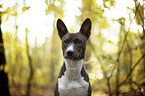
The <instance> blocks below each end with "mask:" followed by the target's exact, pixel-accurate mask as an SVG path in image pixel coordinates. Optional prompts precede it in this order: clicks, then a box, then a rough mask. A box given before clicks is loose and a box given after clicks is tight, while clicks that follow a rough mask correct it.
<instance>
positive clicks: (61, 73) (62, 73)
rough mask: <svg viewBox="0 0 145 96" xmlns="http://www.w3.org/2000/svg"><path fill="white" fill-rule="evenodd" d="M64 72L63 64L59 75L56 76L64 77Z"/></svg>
mask: <svg viewBox="0 0 145 96" xmlns="http://www.w3.org/2000/svg"><path fill="white" fill-rule="evenodd" d="M65 71H66V66H65V63H63V65H62V66H61V69H60V73H59V75H58V78H61V77H62V75H64V72H65Z"/></svg>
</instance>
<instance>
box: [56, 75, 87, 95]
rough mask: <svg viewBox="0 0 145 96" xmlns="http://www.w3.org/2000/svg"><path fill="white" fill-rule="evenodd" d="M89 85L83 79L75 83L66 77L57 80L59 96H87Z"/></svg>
mask: <svg viewBox="0 0 145 96" xmlns="http://www.w3.org/2000/svg"><path fill="white" fill-rule="evenodd" d="M88 87H89V83H88V82H86V81H85V80H84V79H83V77H81V78H80V79H79V80H77V81H70V80H69V79H68V78H67V77H66V76H62V77H61V78H59V79H58V92H59V95H60V96H87V94H88Z"/></svg>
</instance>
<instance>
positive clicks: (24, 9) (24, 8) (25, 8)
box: [22, 7, 30, 12]
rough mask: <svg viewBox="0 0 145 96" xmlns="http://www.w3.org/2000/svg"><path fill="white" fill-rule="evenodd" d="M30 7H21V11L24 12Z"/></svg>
mask: <svg viewBox="0 0 145 96" xmlns="http://www.w3.org/2000/svg"><path fill="white" fill-rule="evenodd" d="M29 8H30V7H23V8H22V11H23V12H25V11H26V10H29Z"/></svg>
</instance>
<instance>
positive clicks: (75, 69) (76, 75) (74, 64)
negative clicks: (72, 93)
mask: <svg viewBox="0 0 145 96" xmlns="http://www.w3.org/2000/svg"><path fill="white" fill-rule="evenodd" d="M64 62H65V66H66V72H65V75H66V77H67V78H68V79H69V80H72V81H75V80H79V79H80V78H81V70H82V67H83V63H84V60H83V59H81V60H79V61H73V60H69V59H64Z"/></svg>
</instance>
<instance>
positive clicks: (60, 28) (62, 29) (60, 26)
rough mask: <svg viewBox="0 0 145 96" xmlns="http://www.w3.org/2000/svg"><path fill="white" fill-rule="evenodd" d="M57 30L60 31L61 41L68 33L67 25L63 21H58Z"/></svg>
mask: <svg viewBox="0 0 145 96" xmlns="http://www.w3.org/2000/svg"><path fill="white" fill-rule="evenodd" d="M57 30H58V35H59V37H60V38H61V39H62V37H63V36H64V35H65V34H66V33H67V32H68V30H67V28H66V26H65V24H64V23H63V21H62V20H61V19H58V20H57Z"/></svg>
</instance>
